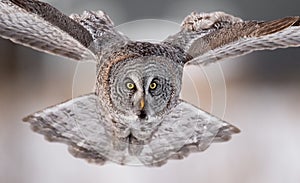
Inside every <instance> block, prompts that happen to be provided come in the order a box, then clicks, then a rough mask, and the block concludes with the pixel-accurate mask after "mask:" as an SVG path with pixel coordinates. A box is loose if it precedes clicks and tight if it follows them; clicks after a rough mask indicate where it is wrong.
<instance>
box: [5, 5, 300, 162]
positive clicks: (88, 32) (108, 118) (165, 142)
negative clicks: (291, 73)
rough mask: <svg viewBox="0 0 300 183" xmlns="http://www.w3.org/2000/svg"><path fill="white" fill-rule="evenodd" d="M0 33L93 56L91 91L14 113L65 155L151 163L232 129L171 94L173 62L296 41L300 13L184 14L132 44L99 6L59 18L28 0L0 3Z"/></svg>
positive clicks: (81, 57)
mask: <svg viewBox="0 0 300 183" xmlns="http://www.w3.org/2000/svg"><path fill="white" fill-rule="evenodd" d="M0 15H1V16H0V36H1V37H3V38H6V39H10V40H11V41H13V42H15V43H18V44H22V45H25V46H28V47H31V48H33V49H37V50H40V51H43V52H47V53H50V54H54V55H59V56H63V57H67V58H70V59H72V60H75V61H82V62H85V61H93V62H96V63H97V78H96V89H95V91H94V92H93V93H90V94H87V95H84V96H80V97H78V98H74V99H71V100H69V101H66V102H63V103H61V104H58V105H55V106H52V107H49V108H46V109H44V110H41V111H39V112H36V113H34V114H32V115H30V116H28V117H26V118H24V119H23V120H24V121H25V122H28V123H30V125H31V127H32V129H33V130H34V131H36V132H38V133H40V134H43V135H44V136H45V137H46V138H47V140H49V141H54V142H62V143H65V144H67V145H68V147H69V151H70V153H71V154H72V155H74V156H75V157H79V158H83V159H86V160H87V161H89V162H94V163H98V164H104V163H105V162H107V161H112V162H115V163H118V164H121V165H144V166H161V165H163V164H165V163H166V162H167V160H169V159H182V158H183V157H186V156H187V155H189V154H190V153H191V152H201V151H204V150H206V149H207V148H208V147H209V145H210V144H211V143H213V142H224V141H228V140H229V139H230V138H231V135H232V134H235V133H238V132H239V129H238V128H236V127H235V126H233V125H231V124H229V123H227V122H225V121H223V120H221V119H219V118H218V117H216V116H213V115H211V114H209V113H207V112H205V111H203V110H201V109H199V108H198V107H195V106H193V105H191V104H189V103H187V102H185V101H183V100H182V99H180V98H179V94H180V91H181V87H182V74H183V68H184V67H185V66H187V65H206V64H209V63H213V62H216V61H219V60H222V59H225V58H230V57H236V56H240V55H243V54H247V53H250V52H252V51H255V50H263V49H276V48H286V47H298V46H300V18H299V17H298V16H293V17H286V18H282V19H278V20H273V21H267V22H264V21H243V20H242V19H240V18H237V17H234V16H232V15H229V14H226V13H223V12H213V13H192V14H191V15H189V16H187V17H186V18H185V19H184V21H183V23H182V25H181V30H180V31H179V32H178V33H176V34H174V35H171V36H169V37H168V38H166V39H165V40H163V41H161V42H160V43H150V42H137V41H132V40H130V39H129V38H128V37H126V36H124V35H123V34H121V33H119V32H118V31H116V30H115V29H114V25H113V22H112V21H111V19H110V18H109V17H108V16H107V15H106V14H105V13H103V12H102V11H85V12H84V13H83V14H81V15H79V14H73V15H71V16H70V17H68V16H66V15H64V14H63V13H61V12H60V11H58V10H57V9H56V8H54V7H52V6H51V5H49V4H47V3H44V2H40V1H37V0H0Z"/></svg>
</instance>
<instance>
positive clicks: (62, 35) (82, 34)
mask: <svg viewBox="0 0 300 183" xmlns="http://www.w3.org/2000/svg"><path fill="white" fill-rule="evenodd" d="M0 15H1V16H0V36H1V37H3V38H6V39H10V40H11V41H13V42H16V43H19V44H22V45H25V46H29V47H31V48H34V49H37V50H39V51H44V52H47V53H51V54H54V55H60V56H64V57H67V58H71V59H74V60H95V55H94V53H92V52H91V51H90V50H89V49H88V47H89V46H90V45H91V43H92V41H93V38H92V36H91V35H90V33H89V32H88V31H87V30H86V29H85V28H84V27H83V26H81V25H80V24H78V23H77V22H76V21H74V20H72V19H71V18H69V17H68V16H66V15H64V14H62V13H61V12H60V11H58V10H57V9H55V8H54V7H52V6H50V5H49V4H47V3H44V2H40V1H36V0H1V1H0Z"/></svg>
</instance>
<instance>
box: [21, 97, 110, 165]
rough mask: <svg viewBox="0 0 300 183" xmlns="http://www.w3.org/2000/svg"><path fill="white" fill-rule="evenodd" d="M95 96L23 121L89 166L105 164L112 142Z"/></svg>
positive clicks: (31, 116)
mask: <svg viewBox="0 0 300 183" xmlns="http://www.w3.org/2000/svg"><path fill="white" fill-rule="evenodd" d="M102 112H103V111H101V108H100V107H99V101H98V98H97V96H96V95H95V94H89V95H84V96H81V97H78V98H75V99H73V100H70V101H67V102H65V103H62V104H59V105H56V106H53V107H49V108H47V109H45V110H42V111H40V112H37V113H35V114H33V115H30V116H28V117H26V118H24V119H23V121H25V122H29V123H30V125H31V127H32V129H33V130H34V131H36V132H38V133H41V134H43V135H44V136H45V137H46V139H47V140H49V141H54V142H62V143H65V144H67V145H68V146H69V151H70V153H71V154H72V155H74V156H75V157H78V158H83V159H86V160H88V161H89V162H94V163H98V164H104V163H105V161H106V160H107V159H106V157H104V156H103V154H105V151H106V149H107V148H109V147H108V146H109V145H108V144H107V142H110V138H111V137H110V136H109V134H108V131H106V130H105V125H104V124H105V122H106V120H105V117H104V116H103V114H102Z"/></svg>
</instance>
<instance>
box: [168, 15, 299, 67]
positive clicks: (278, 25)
mask: <svg viewBox="0 0 300 183" xmlns="http://www.w3.org/2000/svg"><path fill="white" fill-rule="evenodd" d="M164 43H167V44H171V45H173V46H175V47H179V48H181V49H183V50H184V51H185V52H186V53H187V54H189V55H190V56H191V59H190V60H189V61H188V62H187V64H190V65H206V64H209V63H212V62H215V61H218V60H222V59H225V58H229V57H236V56H240V55H244V54H247V53H250V52H252V51H255V50H263V49H276V48H286V47H298V46H300V18H299V17H298V16H294V17H286V18H282V19H278V20H274V21H268V22H262V21H261V22H259V21H243V20H242V19H240V18H237V17H234V16H232V15H229V14H226V13H223V12H213V13H200V14H198V13H192V14H191V15H189V16H187V17H186V18H185V20H184V21H183V23H182V27H181V31H180V32H179V33H177V34H175V35H173V36H170V37H168V38H167V39H166V40H165V41H164Z"/></svg>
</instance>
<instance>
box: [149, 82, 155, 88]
mask: <svg viewBox="0 0 300 183" xmlns="http://www.w3.org/2000/svg"><path fill="white" fill-rule="evenodd" d="M149 87H150V89H151V90H154V89H155V88H156V87H157V84H156V83H154V82H153V83H151V84H150V86H149Z"/></svg>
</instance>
